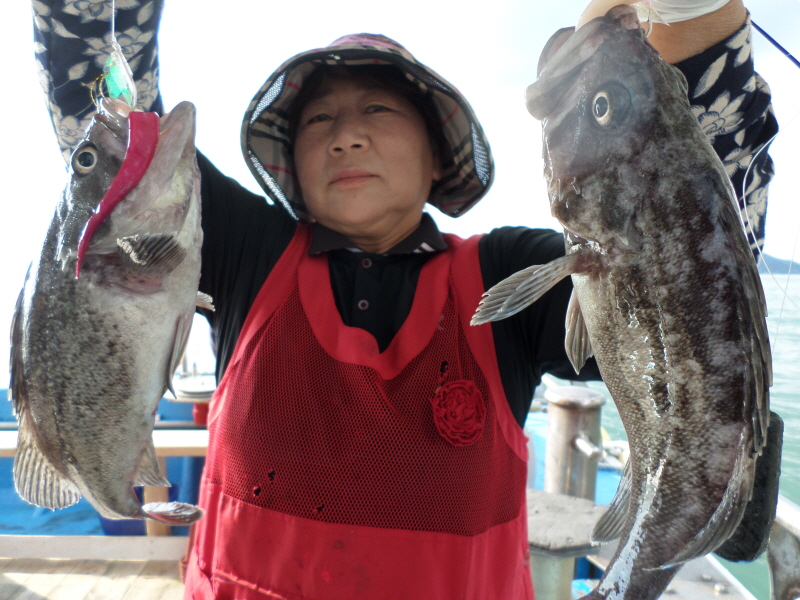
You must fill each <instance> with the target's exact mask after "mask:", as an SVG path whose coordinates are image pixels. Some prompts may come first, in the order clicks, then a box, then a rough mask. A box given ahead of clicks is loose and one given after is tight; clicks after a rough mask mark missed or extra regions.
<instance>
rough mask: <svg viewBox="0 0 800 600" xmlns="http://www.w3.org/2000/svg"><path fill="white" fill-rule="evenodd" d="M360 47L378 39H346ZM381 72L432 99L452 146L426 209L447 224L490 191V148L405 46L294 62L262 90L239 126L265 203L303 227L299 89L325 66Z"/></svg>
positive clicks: (320, 54)
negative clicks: (388, 69)
mask: <svg viewBox="0 0 800 600" xmlns="http://www.w3.org/2000/svg"><path fill="white" fill-rule="evenodd" d="M352 38H356V39H359V40H360V41H363V42H370V41H371V38H372V39H379V40H381V39H382V40H387V41H388V42H391V43H392V44H395V42H392V41H391V40H389V39H388V38H383V36H370V35H369V34H360V35H359V36H348V38H343V40H348V41H352ZM366 64H386V65H394V66H396V67H398V68H399V69H400V70H401V71H402V72H403V73H404V74H405V75H406V77H407V78H408V79H409V81H411V82H413V83H414V84H415V85H416V86H417V87H419V89H420V91H421V92H422V93H423V94H424V95H426V96H427V97H428V98H430V101H431V104H432V106H433V107H434V109H435V111H436V114H437V116H438V118H439V123H440V125H441V127H442V136H443V139H444V141H445V143H446V144H448V146H449V150H450V153H449V157H448V159H447V161H446V164H443V165H442V171H443V173H442V178H441V180H439V181H437V182H436V183H435V185H434V186H433V187H432V189H431V195H430V197H429V199H428V202H429V203H430V204H432V205H433V206H435V207H436V208H438V209H439V210H440V211H442V212H443V213H445V214H446V215H449V216H451V217H458V216H460V215H462V214H464V213H465V212H466V211H467V210H469V209H470V208H472V207H473V206H474V205H475V204H476V203H477V202H478V201H479V200H480V199H481V198H482V197H483V196H484V195H485V194H486V192H487V191H488V189H489V187H490V186H491V184H492V180H493V177H494V164H493V161H492V155H491V151H490V149H489V144H488V142H487V140H486V137H485V135H484V133H483V129H482V128H481V126H480V123H479V122H478V120H477V118H476V117H475V114H474V112H473V110H472V107H471V106H470V105H469V103H468V102H467V101H466V100H465V99H464V98H463V97H462V96H461V94H460V93H459V92H458V90H456V89H455V88H454V87H453V86H452V85H450V84H449V83H448V82H447V81H446V80H444V79H443V78H442V77H440V76H439V75H438V74H437V73H435V72H434V71H433V70H431V69H429V68H428V67H426V66H425V65H423V64H421V63H419V62H417V61H416V60H415V59H414V57H413V56H411V54H409V53H408V52H407V51H406V50H405V49H404V48H402V46H400V45H399V44H397V45H396V46H391V45H388V44H387V45H378V44H374V45H373V44H372V43H358V44H354V43H345V44H343V45H333V46H330V47H328V48H323V49H318V50H310V51H308V52H304V53H301V54H298V55H297V56H295V57H293V58H291V59H289V60H288V61H287V62H285V63H284V64H283V65H281V67H280V68H278V70H276V71H275V73H273V74H272V76H270V78H269V79H267V81H266V82H265V83H264V85H263V86H261V89H259V91H258V93H257V94H256V95H255V97H254V98H253V100H252V102H251V103H250V106H249V107H248V109H247V112H246V113H245V117H244V121H243V123H242V133H241V142H242V152H243V153H244V157H245V160H246V162H247V165H248V167H249V168H250V170H251V172H252V173H253V175H254V176H255V177H256V179H257V180H258V182H259V184H260V185H261V187H262V188H263V189H264V191H265V192H266V193H267V194H268V195H269V197H270V198H271V199H272V200H273V201H275V202H277V203H280V204H281V205H282V206H283V207H284V208H285V209H286V210H287V211H288V212H289V214H291V215H292V216H293V217H294V218H295V219H299V220H308V214H307V213H306V211H305V207H304V205H303V201H302V196H301V194H300V190H299V189H297V182H296V178H295V172H294V159H293V157H292V143H291V140H290V138H289V109H290V107H291V106H292V103H293V102H294V100H295V98H296V97H297V94H298V92H299V91H300V89H301V88H302V86H303V81H304V80H305V79H306V78H307V77H308V76H309V75H310V74H311V73H312V72H313V71H314V70H315V69H317V67H319V66H322V65H345V66H354V65H366Z"/></svg>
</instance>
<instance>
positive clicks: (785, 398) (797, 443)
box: [589, 273, 800, 600]
mask: <svg viewBox="0 0 800 600" xmlns="http://www.w3.org/2000/svg"><path fill="white" fill-rule="evenodd" d="M761 281H762V284H763V286H764V294H765V295H766V297H767V309H768V311H769V316H768V317H767V326H768V328H769V335H770V343H771V346H772V371H773V385H772V388H771V389H770V403H771V408H772V410H774V411H775V412H777V413H778V414H779V415H780V416H781V418H782V419H783V422H784V433H783V436H784V437H783V457H782V461H781V480H780V492H781V494H782V495H783V496H785V497H786V498H788V499H789V500H791V501H793V502H795V503H796V504H800V273H798V274H795V275H774V276H772V275H770V274H768V273H763V274H762V275H761ZM589 386H590V387H592V388H594V389H597V390H599V391H601V392H603V393H604V394H606V396H607V397H608V399H609V402H608V403H607V404H606V405H605V406H604V407H603V416H602V425H603V428H604V429H605V430H606V431H607V432H608V433H609V435H610V436H611V439H614V440H619V439H626V436H625V430H624V428H623V427H622V422H621V421H620V419H619V414H618V413H617V411H616V408H615V407H614V404H613V402H611V400H610V399H611V397H610V396H609V395H608V392H607V390H606V389H605V386H604V385H603V384H602V383H599V382H598V383H594V382H592V383H590V384H589ZM712 450H713V449H712ZM721 562H722V563H723V564H724V566H725V567H726V568H727V569H728V570H729V571H730V572H731V573H733V575H734V576H735V577H737V578H738V579H739V580H740V581H741V582H742V583H743V584H744V585H745V586H746V587H747V589H749V590H750V592H751V593H752V594H753V595H754V596H755V597H756V598H758V600H769V598H770V593H769V572H768V567H767V561H766V556H762V557H760V558H759V559H757V560H755V561H753V562H752V563H732V562H728V561H721Z"/></svg>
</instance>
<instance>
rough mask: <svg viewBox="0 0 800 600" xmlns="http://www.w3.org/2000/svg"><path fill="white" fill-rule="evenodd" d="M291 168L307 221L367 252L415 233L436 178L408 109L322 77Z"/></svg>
mask: <svg viewBox="0 0 800 600" xmlns="http://www.w3.org/2000/svg"><path fill="white" fill-rule="evenodd" d="M294 162H295V167H296V169H297V178H298V181H299V183H300V189H301V191H302V194H303V201H304V202H305V205H306V209H307V210H308V212H309V214H311V216H312V217H313V218H314V220H316V221H317V222H319V223H321V224H323V225H325V226H327V227H330V228H331V229H333V230H335V231H338V232H340V233H342V234H344V235H346V236H347V237H348V238H350V239H351V240H353V241H354V242H356V243H357V244H358V245H359V246H361V247H362V248H363V249H365V250H368V251H371V252H384V251H386V250H388V249H389V248H391V246H393V245H394V244H396V243H397V242H399V241H400V240H402V239H403V238H405V237H406V236H407V235H408V234H410V233H411V232H412V231H414V229H416V227H417V226H418V224H419V221H420V218H421V216H422V207H423V206H424V205H425V202H426V201H427V199H428V196H429V194H430V190H431V185H432V184H433V181H434V180H437V179H439V178H440V177H441V169H440V167H439V165H438V161H437V160H435V159H434V154H433V150H432V148H431V142H430V139H429V137H428V132H427V129H426V127H425V122H424V120H423V118H422V115H421V114H420V113H419V112H418V110H417V109H416V108H415V107H414V105H413V104H411V103H410V102H409V101H408V100H406V99H405V98H404V97H403V96H401V95H400V94H398V93H396V92H394V91H390V90H387V89H384V88H381V87H378V86H376V85H375V84H373V83H371V82H369V81H365V80H359V79H352V78H345V79H341V78H336V79H332V78H329V77H326V78H324V79H323V80H322V82H321V84H320V87H319V89H318V90H317V93H316V94H314V95H313V96H312V97H311V99H310V100H309V101H308V102H307V103H306V105H305V106H304V107H303V109H302V111H301V113H300V118H299V121H298V125H297V134H296V137H295V144H294ZM387 244H388V245H387Z"/></svg>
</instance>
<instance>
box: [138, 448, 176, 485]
mask: <svg viewBox="0 0 800 600" xmlns="http://www.w3.org/2000/svg"><path fill="white" fill-rule="evenodd" d="M133 485H163V486H165V487H171V486H172V484H171V483H170V482H169V481H167V478H166V477H164V474H163V473H162V472H161V467H159V466H158V458H157V457H156V448H155V446H153V440H150V441H149V442H147V446H145V449H144V452H143V453H142V458H141V460H140V461H139V467H138V469H137V470H136V475H135V476H134V478H133Z"/></svg>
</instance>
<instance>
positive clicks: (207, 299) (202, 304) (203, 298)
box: [197, 292, 217, 312]
mask: <svg viewBox="0 0 800 600" xmlns="http://www.w3.org/2000/svg"><path fill="white" fill-rule="evenodd" d="M197 306H198V308H205V309H207V310H210V311H212V312H213V311H215V310H217V309H216V308H214V299H213V298H212V297H211V296H209V295H208V294H205V293H203V292H197Z"/></svg>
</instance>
